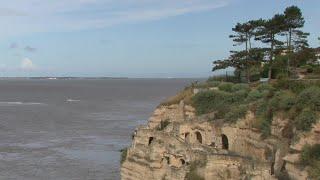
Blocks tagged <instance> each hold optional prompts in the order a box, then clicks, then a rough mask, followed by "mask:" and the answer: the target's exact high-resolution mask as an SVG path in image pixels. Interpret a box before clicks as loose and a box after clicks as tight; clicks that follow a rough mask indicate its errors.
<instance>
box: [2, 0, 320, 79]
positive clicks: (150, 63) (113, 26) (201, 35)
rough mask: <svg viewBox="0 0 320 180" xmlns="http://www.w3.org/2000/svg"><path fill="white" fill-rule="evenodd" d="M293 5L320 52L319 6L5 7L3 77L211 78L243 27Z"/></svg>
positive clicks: (129, 2)
mask: <svg viewBox="0 0 320 180" xmlns="http://www.w3.org/2000/svg"><path fill="white" fill-rule="evenodd" d="M290 5H298V6H299V7H300V8H301V9H302V11H303V14H304V16H305V19H306V25H305V28H304V30H305V31H307V32H310V33H311V36H310V38H309V41H310V44H311V46H319V45H320V44H319V42H318V40H317V37H319V36H320V31H319V29H320V20H319V16H320V11H319V7H320V1H319V0H307V1H303V0H281V1H279V0H268V1H265V0H28V1H25V0H10V1H6V2H5V1H2V2H0V27H1V28H0V76H122V77H123V76H126V77H207V76H209V75H211V74H212V73H211V72H210V70H211V64H212V61H213V60H215V59H219V58H224V57H226V56H228V52H229V50H231V49H233V48H234V47H233V46H232V42H231V40H230V39H229V38H228V35H229V34H231V33H232V32H231V28H232V27H233V26H234V24H235V23H237V22H244V21H246V20H249V19H257V18H268V17H271V16H272V15H273V14H275V13H281V12H283V10H284V9H285V8H286V7H287V6H290Z"/></svg>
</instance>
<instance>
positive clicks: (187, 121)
mask: <svg viewBox="0 0 320 180" xmlns="http://www.w3.org/2000/svg"><path fill="white" fill-rule="evenodd" d="M214 116H215V114H214V113H211V114H206V115H203V116H196V114H195V109H194V108H193V107H192V106H190V105H186V104H185V103H184V101H181V102H180V103H179V104H173V105H166V106H159V107H158V108H157V109H156V110H155V112H154V114H153V115H152V117H151V118H150V119H149V122H148V125H145V126H141V127H138V128H137V129H136V130H135V132H134V134H133V142H132V145H131V147H129V148H128V150H127V151H126V158H125V159H124V162H123V163H122V165H121V179H123V180H141V179H144V180H153V179H154V180H158V179H159V180H163V179H168V180H184V179H206V180H211V179H256V180H272V179H279V177H281V176H282V174H283V173H285V174H287V175H288V178H290V179H297V180H298V179H299V180H300V179H307V176H308V174H307V171H306V169H303V168H301V167H300V166H299V162H298V159H299V158H298V157H299V153H300V152H301V148H302V146H303V145H304V144H305V143H309V144H316V143H317V144H319V143H320V124H319V123H318V124H316V125H315V126H314V128H313V129H312V131H311V132H309V133H306V134H302V135H300V136H301V137H300V140H298V141H296V143H295V144H292V142H291V141H290V140H289V139H288V137H287V136H288V135H287V134H288V132H287V129H288V128H287V126H288V120H286V119H285V118H282V117H281V116H276V117H274V118H273V120H272V126H271V136H269V137H268V138H263V137H262V134H261V133H260V132H259V131H258V130H257V129H255V128H253V126H252V122H253V121H254V120H255V118H256V117H255V115H254V114H253V113H251V112H250V111H249V112H248V113H247V115H246V116H245V118H242V119H240V120H238V121H237V122H236V123H226V122H225V121H219V120H216V121H210V120H211V119H212V118H213V117H214Z"/></svg>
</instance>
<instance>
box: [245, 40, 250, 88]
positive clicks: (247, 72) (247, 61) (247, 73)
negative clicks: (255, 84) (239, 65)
mask: <svg viewBox="0 0 320 180" xmlns="http://www.w3.org/2000/svg"><path fill="white" fill-rule="evenodd" d="M248 41H249V38H248V35H246V66H247V67H246V75H247V82H248V83H250V72H249V71H250V68H249V52H248Z"/></svg>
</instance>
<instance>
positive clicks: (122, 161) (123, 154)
mask: <svg viewBox="0 0 320 180" xmlns="http://www.w3.org/2000/svg"><path fill="white" fill-rule="evenodd" d="M120 152H121V156H120V163H121V164H122V163H124V161H125V160H126V158H127V152H128V148H123V149H121V150H120Z"/></svg>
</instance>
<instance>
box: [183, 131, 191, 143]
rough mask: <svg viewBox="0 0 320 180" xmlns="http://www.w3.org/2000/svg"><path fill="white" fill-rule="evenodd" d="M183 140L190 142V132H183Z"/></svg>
mask: <svg viewBox="0 0 320 180" xmlns="http://www.w3.org/2000/svg"><path fill="white" fill-rule="evenodd" d="M184 140H185V141H186V142H190V133H188V132H187V133H185V134H184Z"/></svg>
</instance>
